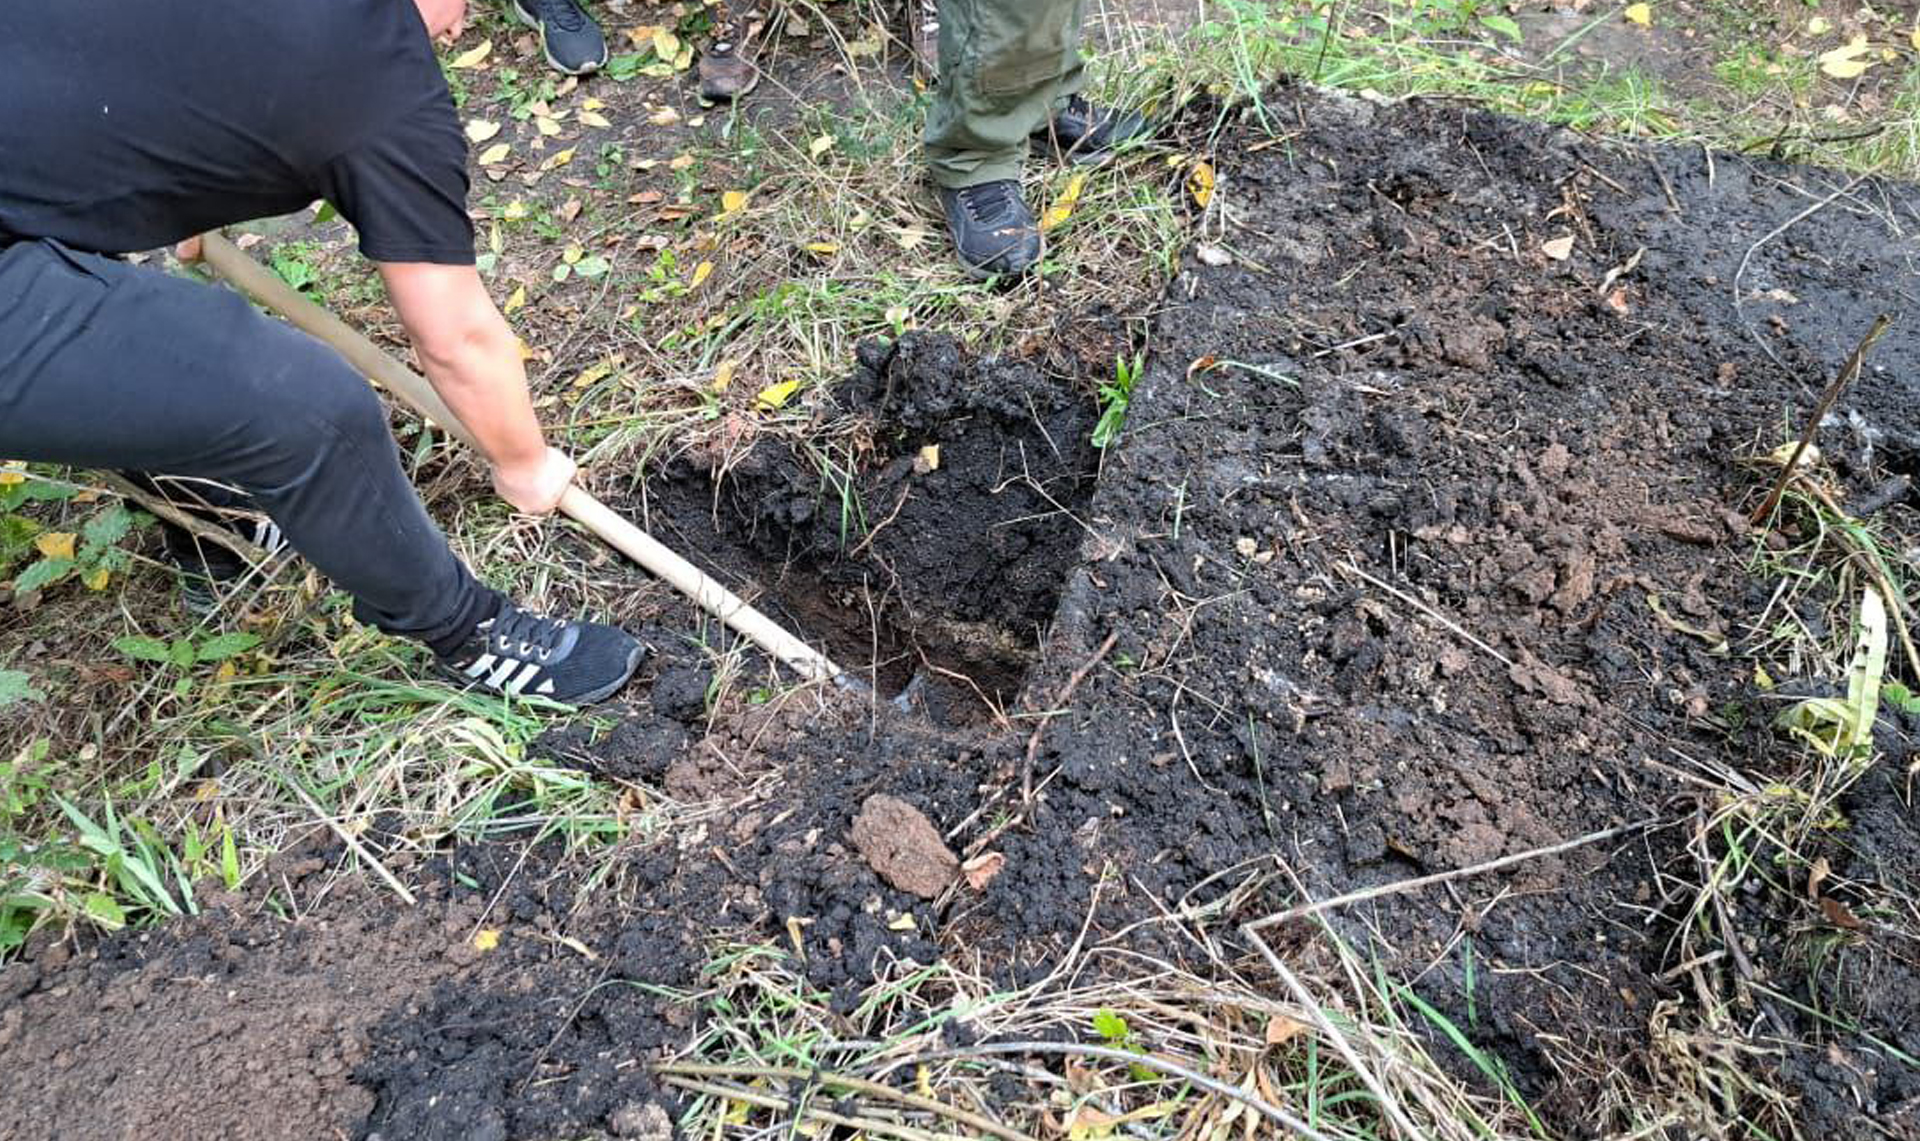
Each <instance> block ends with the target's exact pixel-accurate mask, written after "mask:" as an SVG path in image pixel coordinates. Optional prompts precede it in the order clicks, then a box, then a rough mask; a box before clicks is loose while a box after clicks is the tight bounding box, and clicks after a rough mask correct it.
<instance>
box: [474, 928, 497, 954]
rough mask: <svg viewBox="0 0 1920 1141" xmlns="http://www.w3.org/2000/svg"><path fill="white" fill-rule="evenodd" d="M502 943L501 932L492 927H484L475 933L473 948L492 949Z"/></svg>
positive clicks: (477, 949) (480, 949) (478, 949)
mask: <svg viewBox="0 0 1920 1141" xmlns="http://www.w3.org/2000/svg"><path fill="white" fill-rule="evenodd" d="M499 945H500V932H498V931H496V930H495V929H493V928H491V927H483V928H481V929H480V930H478V931H475V932H474V933H473V949H474V950H476V951H491V950H493V949H494V948H495V947H498V946H499Z"/></svg>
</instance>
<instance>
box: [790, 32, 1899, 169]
mask: <svg viewBox="0 0 1920 1141" xmlns="http://www.w3.org/2000/svg"><path fill="white" fill-rule="evenodd" d="M1914 35H1916V36H1920V32H1915V33H1914ZM832 149H833V136H832V135H821V136H820V137H819V138H817V139H815V140H813V141H812V142H810V143H808V144H807V157H809V158H816V159H817V158H819V157H820V156H821V155H823V154H826V153H827V152H828V151H830V150H832Z"/></svg>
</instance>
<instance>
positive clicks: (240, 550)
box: [93, 471, 270, 567]
mask: <svg viewBox="0 0 1920 1141" xmlns="http://www.w3.org/2000/svg"><path fill="white" fill-rule="evenodd" d="M93 475H94V478H95V479H97V480H99V482H100V484H101V486H103V487H105V488H106V489H107V490H108V491H111V492H113V493H114V494H115V495H117V496H119V497H120V498H122V499H131V500H132V501H134V502H135V503H138V504H139V505H140V509H141V510H143V511H145V512H146V513H147V514H149V515H153V516H156V517H158V518H161V519H165V520H166V521H167V522H169V523H171V524H173V525H174V526H176V527H178V528H180V529H181V530H182V531H185V532H187V533H188V534H190V535H192V536H193V537H194V538H196V539H201V540H204V541H205V542H209V543H212V544H214V545H215V546H219V547H225V548H226V549H227V550H229V551H232V552H233V553H234V554H236V555H239V556H240V557H241V558H242V559H245V560H246V562H247V564H248V565H249V566H256V567H258V566H265V565H266V564H267V560H268V558H269V557H270V556H269V555H268V554H267V552H265V551H263V550H261V549H260V548H259V547H256V546H254V545H253V544H252V543H249V542H247V541H246V540H245V539H242V538H241V537H240V536H239V535H236V534H234V533H233V532H232V531H229V530H227V529H226V528H225V527H216V526H214V525H213V524H211V523H208V522H207V521H206V520H204V519H196V518H195V517H193V516H192V515H189V514H187V513H186V512H185V511H182V510H180V508H178V507H176V506H174V505H173V504H171V503H168V502H167V501H166V500H165V499H162V498H160V497H159V496H157V495H154V494H151V493H149V492H146V491H142V490H141V489H140V488H139V487H137V486H135V485H134V483H133V481H132V480H129V479H127V478H126V477H125V476H122V475H116V474H114V473H113V472H110V471H96V472H94V473H93Z"/></svg>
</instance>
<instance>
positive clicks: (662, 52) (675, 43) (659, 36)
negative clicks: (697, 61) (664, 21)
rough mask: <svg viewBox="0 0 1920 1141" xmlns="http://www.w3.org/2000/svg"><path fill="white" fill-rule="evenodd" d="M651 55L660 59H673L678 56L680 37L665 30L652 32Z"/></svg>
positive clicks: (657, 29) (656, 29)
mask: <svg viewBox="0 0 1920 1141" xmlns="http://www.w3.org/2000/svg"><path fill="white" fill-rule="evenodd" d="M653 54H654V55H656V56H659V57H660V58H661V59H668V60H670V59H673V58H674V57H675V56H677V55H679V54H680V37H679V36H676V35H674V34H673V33H672V32H669V31H668V30H667V29H665V28H655V29H654V31H653Z"/></svg>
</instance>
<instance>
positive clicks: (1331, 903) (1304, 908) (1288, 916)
mask: <svg viewBox="0 0 1920 1141" xmlns="http://www.w3.org/2000/svg"><path fill="white" fill-rule="evenodd" d="M1658 823H1659V821H1658V820H1653V819H1648V820H1642V821H1640V822H1639V823H1638V824H1622V825H1621V826H1620V827H1618V828H1607V829H1604V830H1602V831H1599V832H1589V833H1587V834H1586V835H1585V836H1581V837H1579V838H1578V839H1574V840H1562V841H1561V842H1560V843H1558V844H1549V845H1547V846H1546V847H1544V848H1532V849H1529V850H1528V851H1525V852H1515V853H1514V854H1513V855H1511V856H1502V857H1500V858H1499V859H1497V860H1488V861H1487V862H1486V863H1484V864H1474V865H1473V866H1472V867H1466V868H1455V869H1453V870H1452V871H1450V872H1435V873H1433V874H1432V875H1430V876H1415V877H1414V878H1412V879H1410V880H1396V881H1394V882H1393V883H1384V884H1380V885H1379V886H1377V887H1369V888H1362V889H1360V890H1359V891H1350V892H1347V893H1346V894H1345V895H1336V896H1332V897H1331V898H1328V899H1321V900H1314V901H1312V902H1309V903H1303V904H1301V905H1300V906H1298V907H1289V908H1288V909H1287V910H1285V911H1282V912H1278V913H1276V914H1273V915H1269V916H1267V917H1266V918H1265V919H1256V920H1254V921H1253V922H1251V923H1249V924H1247V925H1246V926H1245V928H1244V929H1245V930H1247V931H1263V930H1265V929H1266V928H1268V927H1275V926H1278V925H1279V924H1282V923H1285V922H1287V921H1289V920H1293V919H1299V918H1300V917H1302V916H1305V915H1314V914H1316V913H1318V912H1322V911H1325V910H1327V909H1328V908H1332V907H1345V906H1346V905H1347V904H1349V903H1359V902H1360V901H1362V900H1367V899H1373V898H1375V897H1377V896H1382V895H1397V894H1399V893H1400V892H1403V891H1417V890H1419V889H1420V888H1423V887H1431V886H1433V885H1434V884H1437V883H1446V882H1448V881H1450V880H1458V879H1465V878H1467V877H1468V876H1477V875H1481V874H1483V873H1486V872H1497V871H1499V870H1500V869H1501V868H1508V867H1512V866H1513V865H1515V864H1521V863H1525V862H1526V861H1528V860H1537V859H1539V858H1541V857H1543V856H1555V855H1559V854H1560V853H1561V852H1570V851H1572V850H1573V849H1575V848H1584V847H1586V846H1587V845H1588V844H1598V843H1600V842H1601V841H1602V840H1611V839H1613V838H1614V837H1615V836H1624V835H1626V834H1627V833H1629V832H1639V831H1641V830H1643V829H1647V828H1651V827H1653V826H1654V825H1655V824H1658Z"/></svg>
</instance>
